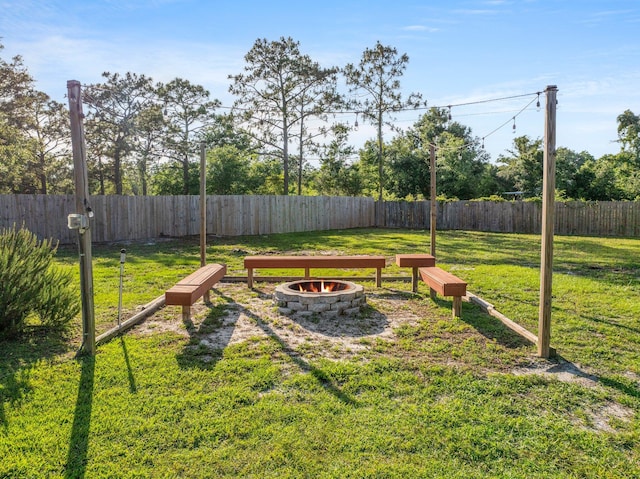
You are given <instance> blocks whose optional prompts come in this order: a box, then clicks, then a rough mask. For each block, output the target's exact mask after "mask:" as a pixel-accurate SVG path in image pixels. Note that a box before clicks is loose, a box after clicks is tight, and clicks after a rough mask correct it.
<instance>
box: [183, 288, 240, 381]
mask: <svg viewBox="0 0 640 479" xmlns="http://www.w3.org/2000/svg"><path fill="white" fill-rule="evenodd" d="M210 292H211V293H212V294H215V295H217V296H218V297H220V298H221V299H223V300H224V301H225V302H224V303H223V304H218V305H215V306H213V305H212V304H211V303H206V306H207V307H208V308H209V311H208V312H207V315H206V317H205V318H204V319H203V320H202V321H201V322H200V323H199V324H198V325H196V324H195V323H194V322H193V320H192V319H189V320H188V321H184V325H185V328H186V330H187V333H188V334H189V338H190V341H189V344H188V345H186V346H185V347H184V349H183V350H182V352H181V353H180V354H179V355H178V356H177V361H178V364H179V365H180V367H185V368H192V367H197V368H201V369H213V368H214V367H215V365H216V363H217V362H218V361H219V360H220V359H222V353H223V351H224V349H225V348H226V347H227V345H228V344H229V341H231V337H232V336H233V331H234V329H235V325H236V322H237V321H238V317H239V316H240V315H239V314H229V310H230V309H232V308H233V309H234V310H235V309H237V308H236V307H235V306H236V303H235V302H234V301H233V299H231V298H229V297H227V296H224V295H223V294H222V293H220V292H219V291H218V290H215V289H213V290H211V291H210Z"/></svg>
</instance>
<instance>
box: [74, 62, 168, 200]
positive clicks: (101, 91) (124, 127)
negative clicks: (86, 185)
mask: <svg viewBox="0 0 640 479" xmlns="http://www.w3.org/2000/svg"><path fill="white" fill-rule="evenodd" d="M102 76H103V77H104V78H105V81H104V83H98V84H96V85H90V86H88V87H87V89H86V91H85V102H86V104H87V105H88V108H89V111H90V114H89V115H88V116H87V120H86V122H85V131H86V136H87V137H91V138H92V140H91V141H87V145H88V146H90V147H92V148H96V150H93V152H92V153H93V154H94V155H95V156H97V157H99V158H108V159H109V160H111V164H110V165H109V167H110V169H111V171H112V175H113V176H112V177H111V178H112V180H113V184H114V188H115V194H117V195H121V194H122V193H123V183H124V182H123V171H124V163H125V162H127V161H129V160H130V158H131V155H132V152H133V151H134V150H135V145H136V138H137V130H136V122H137V118H138V115H140V113H141V112H142V111H145V110H147V109H149V108H150V107H151V106H152V105H153V104H154V103H155V101H156V98H155V91H154V87H153V81H152V79H151V78H149V77H146V76H144V75H137V74H135V73H130V72H127V73H126V74H125V75H124V76H121V75H120V74H118V73H113V74H111V73H109V72H105V73H103V74H102ZM104 176H105V175H102V181H104ZM101 190H102V193H104V183H103V184H102V187H101Z"/></svg>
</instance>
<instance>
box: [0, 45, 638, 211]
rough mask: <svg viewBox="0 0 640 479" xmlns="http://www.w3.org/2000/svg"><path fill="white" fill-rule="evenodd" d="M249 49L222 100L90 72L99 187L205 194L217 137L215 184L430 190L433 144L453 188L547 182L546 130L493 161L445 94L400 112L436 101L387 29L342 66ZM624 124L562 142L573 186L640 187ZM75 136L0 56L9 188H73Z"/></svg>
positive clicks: (52, 104) (258, 188)
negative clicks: (356, 127) (358, 141)
mask: <svg viewBox="0 0 640 479" xmlns="http://www.w3.org/2000/svg"><path fill="white" fill-rule="evenodd" d="M1 52H2V45H1V44H0V53H1ZM244 60H245V65H244V68H243V71H242V72H241V73H239V74H236V75H230V76H229V80H230V81H231V82H230V86H229V91H230V92H231V93H232V94H233V95H234V96H235V101H234V103H233V105H232V107H231V108H230V109H229V110H226V109H225V110H224V111H223V112H222V113H218V110H219V109H221V106H222V105H221V104H220V102H219V101H218V100H217V99H214V98H212V97H211V95H210V93H209V91H208V90H206V89H205V88H204V87H203V86H201V85H197V84H194V83H191V82H190V81H189V80H188V79H186V78H179V77H178V78H175V79H173V80H171V81H169V82H168V83H165V84H161V83H156V82H154V80H153V79H152V78H151V77H149V76H147V75H144V74H139V73H133V72H125V73H117V72H116V73H110V72H105V73H104V74H103V75H102V77H103V80H102V81H101V82H98V83H95V84H90V85H84V86H83V102H84V103H85V105H86V107H87V114H86V118H85V141H86V144H87V153H88V154H87V160H88V165H89V179H90V187H91V193H92V194H142V195H146V194H195V193H197V192H198V177H199V171H198V170H199V158H198V157H199V152H200V146H201V145H202V144H204V145H205V146H206V149H207V171H206V174H207V177H208V182H207V185H208V192H209V193H212V194H290V193H293V192H294V191H295V192H297V193H298V194H303V193H304V194H325V195H370V196H374V197H377V198H378V199H382V198H386V199H394V198H421V197H422V198H424V197H427V196H428V193H429V176H430V171H429V148H430V146H431V145H433V147H434V148H435V151H436V174H437V178H438V181H437V193H438V195H440V196H444V197H449V198H459V199H472V198H479V197H487V196H493V195H503V196H506V197H508V196H507V195H505V193H507V192H513V191H518V192H522V194H523V195H525V196H537V195H540V191H541V188H542V161H543V151H542V139H541V138H533V137H529V136H526V135H525V136H519V137H515V138H514V140H513V144H512V145H509V146H507V147H506V149H505V153H503V154H502V155H500V156H499V157H498V158H496V159H495V161H493V160H492V159H491V158H490V156H489V154H488V153H487V152H486V151H485V150H484V148H483V146H482V142H481V141H480V140H479V139H478V137H476V136H475V135H474V134H473V132H472V130H471V128H469V127H468V126H466V125H464V124H462V123H460V122H457V121H451V119H450V116H449V115H448V110H447V109H445V108H435V107H434V108H430V109H428V110H426V111H425V112H424V113H422V114H421V115H420V116H418V117H417V120H416V121H415V122H414V123H413V124H411V125H408V126H404V125H403V126H404V127H403V128H399V127H398V125H397V124H396V122H395V118H394V115H395V114H396V113H397V112H399V111H400V110H407V109H413V108H415V107H418V106H423V105H426V102H423V101H422V98H421V95H420V94H419V93H412V94H410V95H408V96H406V97H404V96H403V95H402V94H401V90H400V79H401V77H402V76H403V75H404V73H405V71H406V69H407V67H408V65H409V58H408V56H407V55H406V54H400V53H398V51H397V50H396V49H395V48H393V47H391V46H385V45H383V44H381V43H380V42H376V44H375V45H374V46H373V47H371V48H366V49H365V50H364V51H363V53H362V57H361V58H360V61H359V62H358V63H348V64H347V65H345V66H344V67H342V68H340V67H338V66H333V65H330V66H322V65H321V64H320V63H319V62H318V61H316V60H314V59H313V58H312V57H311V56H310V55H308V54H306V53H303V51H302V50H301V48H300V44H299V42H297V41H295V40H293V39H292V38H285V37H281V38H279V39H278V40H275V41H270V40H267V39H258V40H256V42H255V43H254V45H253V46H252V47H251V49H250V50H249V52H247V54H246V55H245V57H244ZM340 79H342V80H343V88H346V90H347V91H346V92H342V91H341V88H340V85H341V83H340V81H339V80H340ZM349 97H351V100H350V101H349V100H347V99H346V98H349ZM341 112H342V113H349V114H354V113H356V114H357V116H356V118H357V119H358V118H359V119H360V120H361V121H362V122H367V123H369V124H371V125H373V126H374V127H375V131H376V134H375V137H374V138H369V139H367V140H365V142H364V144H363V145H362V146H361V147H359V148H357V147H356V146H354V145H353V143H352V140H351V138H350V137H351V135H352V133H353V128H352V127H350V126H349V125H348V124H345V123H341V122H340V119H339V115H338V117H337V118H336V113H337V114H340V113H341ZM617 127H618V128H617V134H618V135H617V136H618V137H617V141H618V143H619V145H620V150H619V152H617V153H613V154H607V155H604V156H602V157H600V158H595V157H593V156H592V155H591V154H590V153H589V152H587V151H580V152H576V151H572V150H570V149H568V148H565V147H563V146H559V147H558V148H557V150H556V187H557V194H558V196H559V197H561V198H568V199H584V200H598V201H599V200H640V116H639V115H637V114H635V113H634V112H633V111H631V110H629V109H627V110H625V111H624V112H622V113H621V114H620V115H619V116H618V117H617ZM383 133H386V134H387V135H388V136H389V137H387V138H385V137H384V136H383ZM70 146H71V145H70V133H69V118H68V111H67V108H66V106H65V105H63V104H61V103H58V102H56V101H54V100H52V99H51V98H49V96H48V95H46V94H45V93H43V92H40V91H38V90H37V89H36V87H35V80H34V79H33V78H32V76H31V74H30V73H29V71H28V69H27V67H26V66H25V65H24V62H23V59H22V58H21V57H20V56H16V57H14V58H12V59H8V60H7V59H4V58H2V56H0V194H11V193H28V194H33V193H42V194H47V193H53V194H55V193H70V192H72V190H73V181H72V169H73V161H72V158H71V148H70ZM294 181H295V183H294ZM294 184H295V186H293V185H294Z"/></svg>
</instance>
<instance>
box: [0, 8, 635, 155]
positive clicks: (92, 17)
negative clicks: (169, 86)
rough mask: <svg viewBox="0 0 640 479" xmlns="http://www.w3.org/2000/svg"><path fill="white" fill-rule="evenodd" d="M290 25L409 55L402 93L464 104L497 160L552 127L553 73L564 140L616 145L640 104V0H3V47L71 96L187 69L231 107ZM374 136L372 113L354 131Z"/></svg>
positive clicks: (43, 86) (321, 50)
mask: <svg viewBox="0 0 640 479" xmlns="http://www.w3.org/2000/svg"><path fill="white" fill-rule="evenodd" d="M280 37H291V38H293V39H294V40H296V41H298V42H299V43H300V50H301V51H302V53H304V54H308V55H309V56H310V57H311V58H312V59H314V60H315V61H317V62H319V63H320V64H321V65H322V66H324V67H330V66H339V67H342V66H344V65H346V64H347V63H354V64H357V63H358V62H359V61H360V58H361V56H362V52H363V51H364V50H365V49H366V48H372V47H373V46H374V45H375V44H376V42H377V41H379V42H381V43H382V44H383V45H388V46H391V47H394V48H396V49H397V50H398V53H399V54H403V53H406V54H407V55H408V56H409V63H408V64H407V68H406V70H405V72H404V75H403V76H402V77H401V79H400V81H401V91H402V93H403V95H405V96H408V95H409V94H410V93H413V92H416V93H420V94H422V97H423V99H424V100H426V101H427V105H428V106H439V107H447V106H449V105H452V106H451V115H452V119H453V120H454V121H458V122H460V123H462V124H464V125H466V126H468V127H470V128H471V131H472V135H474V136H476V137H478V138H480V139H484V145H485V149H486V150H487V151H488V152H489V153H490V154H491V157H492V160H494V161H495V160H496V159H497V158H498V156H499V155H501V154H507V151H508V150H509V149H512V148H513V140H514V138H515V137H517V136H521V135H528V136H529V137H531V138H533V139H537V138H543V137H544V116H545V115H544V111H545V108H544V106H545V93H544V92H545V90H546V89H547V87H548V86H551V85H555V86H557V89H558V93H557V99H558V104H557V126H556V147H566V148H570V149H572V150H574V151H577V152H581V151H587V152H589V153H590V154H592V155H593V156H594V157H596V158H599V157H600V156H602V155H605V154H609V153H612V154H615V153H617V152H618V151H619V150H620V145H619V143H617V142H616V140H617V138H618V135H617V122H616V118H617V116H618V115H620V114H621V113H622V112H624V111H625V110H627V109H629V110H631V111H633V112H634V113H635V114H640V0H422V1H419V0H395V1H390V0H385V1H378V0H366V1H349V0H323V1H310V2H306V1H295V2H294V1H282V0H272V1H268V2H267V1H264V0H260V1H253V0H246V1H243V0H235V1H223V0H217V1H216V0H212V1H203V0H129V1H124V0H93V1H92V0H82V1H79V0H0V43H2V44H3V45H4V50H3V51H0V57H2V58H3V59H5V60H9V59H10V58H11V57H13V56H14V55H21V56H22V57H23V60H24V63H25V66H26V67H27V68H28V70H29V72H30V73H31V75H32V76H33V77H34V78H35V80H36V88H37V89H39V90H41V91H44V92H46V93H47V94H49V95H50V96H51V97H52V98H53V99H55V100H58V101H60V102H64V103H65V104H66V100H65V96H64V95H65V94H66V84H67V80H78V81H80V82H81V83H83V84H89V83H96V82H99V81H101V79H102V78H101V74H102V73H103V72H106V71H108V72H111V73H115V72H118V73H121V74H124V73H126V72H132V73H137V74H144V75H146V76H150V77H152V78H153V79H154V80H155V81H161V82H168V81H171V80H172V79H174V78H176V77H180V78H185V79H187V80H189V81H190V82H192V83H195V84H199V85H202V86H204V87H205V88H207V89H208V90H209V91H210V93H211V97H212V98H217V99H219V100H220V101H221V102H222V104H223V106H231V104H232V103H233V99H234V98H233V96H232V95H231V94H230V93H229V92H228V88H229V84H230V81H229V80H228V76H229V75H235V74H238V73H241V72H242V70H243V67H244V65H245V62H244V55H245V54H246V53H247V52H248V51H249V50H250V49H251V47H252V45H253V44H254V42H255V41H256V39H258V38H261V39H262V38H265V39H267V40H278V39H279V38H280ZM343 87H344V85H343ZM345 91H346V87H345ZM537 92H542V93H541V95H540V102H541V105H542V108H540V109H537V108H536V100H537V94H536V93H537ZM508 97H517V98H511V99H509V100H499V99H502V98H508ZM486 100H491V101H486ZM493 100H496V101H493ZM476 102H480V103H476ZM469 103H471V104H469ZM219 112H221V113H222V112H224V110H219ZM422 113H424V111H408V112H401V113H398V114H397V115H396V116H395V118H394V121H395V124H396V125H397V126H398V127H400V128H406V127H409V126H411V125H412V124H413V123H414V122H415V121H416V120H417V119H418V117H419V116H420V115H421V114H422ZM338 119H340V120H342V121H348V122H350V123H351V124H353V123H354V122H355V120H356V118H355V115H354V114H351V113H349V114H344V115H339V118H338ZM514 125H515V127H516V128H515V130H514V128H513V126H514ZM392 135H393V134H392V133H390V132H387V133H386V136H385V140H389V139H391V137H392ZM374 136H375V131H374V129H373V128H372V126H371V125H363V124H362V119H361V118H360V119H359V128H358V130H357V131H355V132H354V133H353V134H352V137H351V141H352V143H353V144H354V146H356V147H358V148H359V147H361V146H362V145H363V144H364V142H365V141H366V140H368V139H372V138H374Z"/></svg>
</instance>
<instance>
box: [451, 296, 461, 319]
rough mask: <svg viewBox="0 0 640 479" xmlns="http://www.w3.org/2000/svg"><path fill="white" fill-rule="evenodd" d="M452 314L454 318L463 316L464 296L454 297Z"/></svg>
mask: <svg viewBox="0 0 640 479" xmlns="http://www.w3.org/2000/svg"><path fill="white" fill-rule="evenodd" d="M452 313H453V317H454V318H459V317H460V315H461V314H462V296H454V297H453V305H452Z"/></svg>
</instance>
